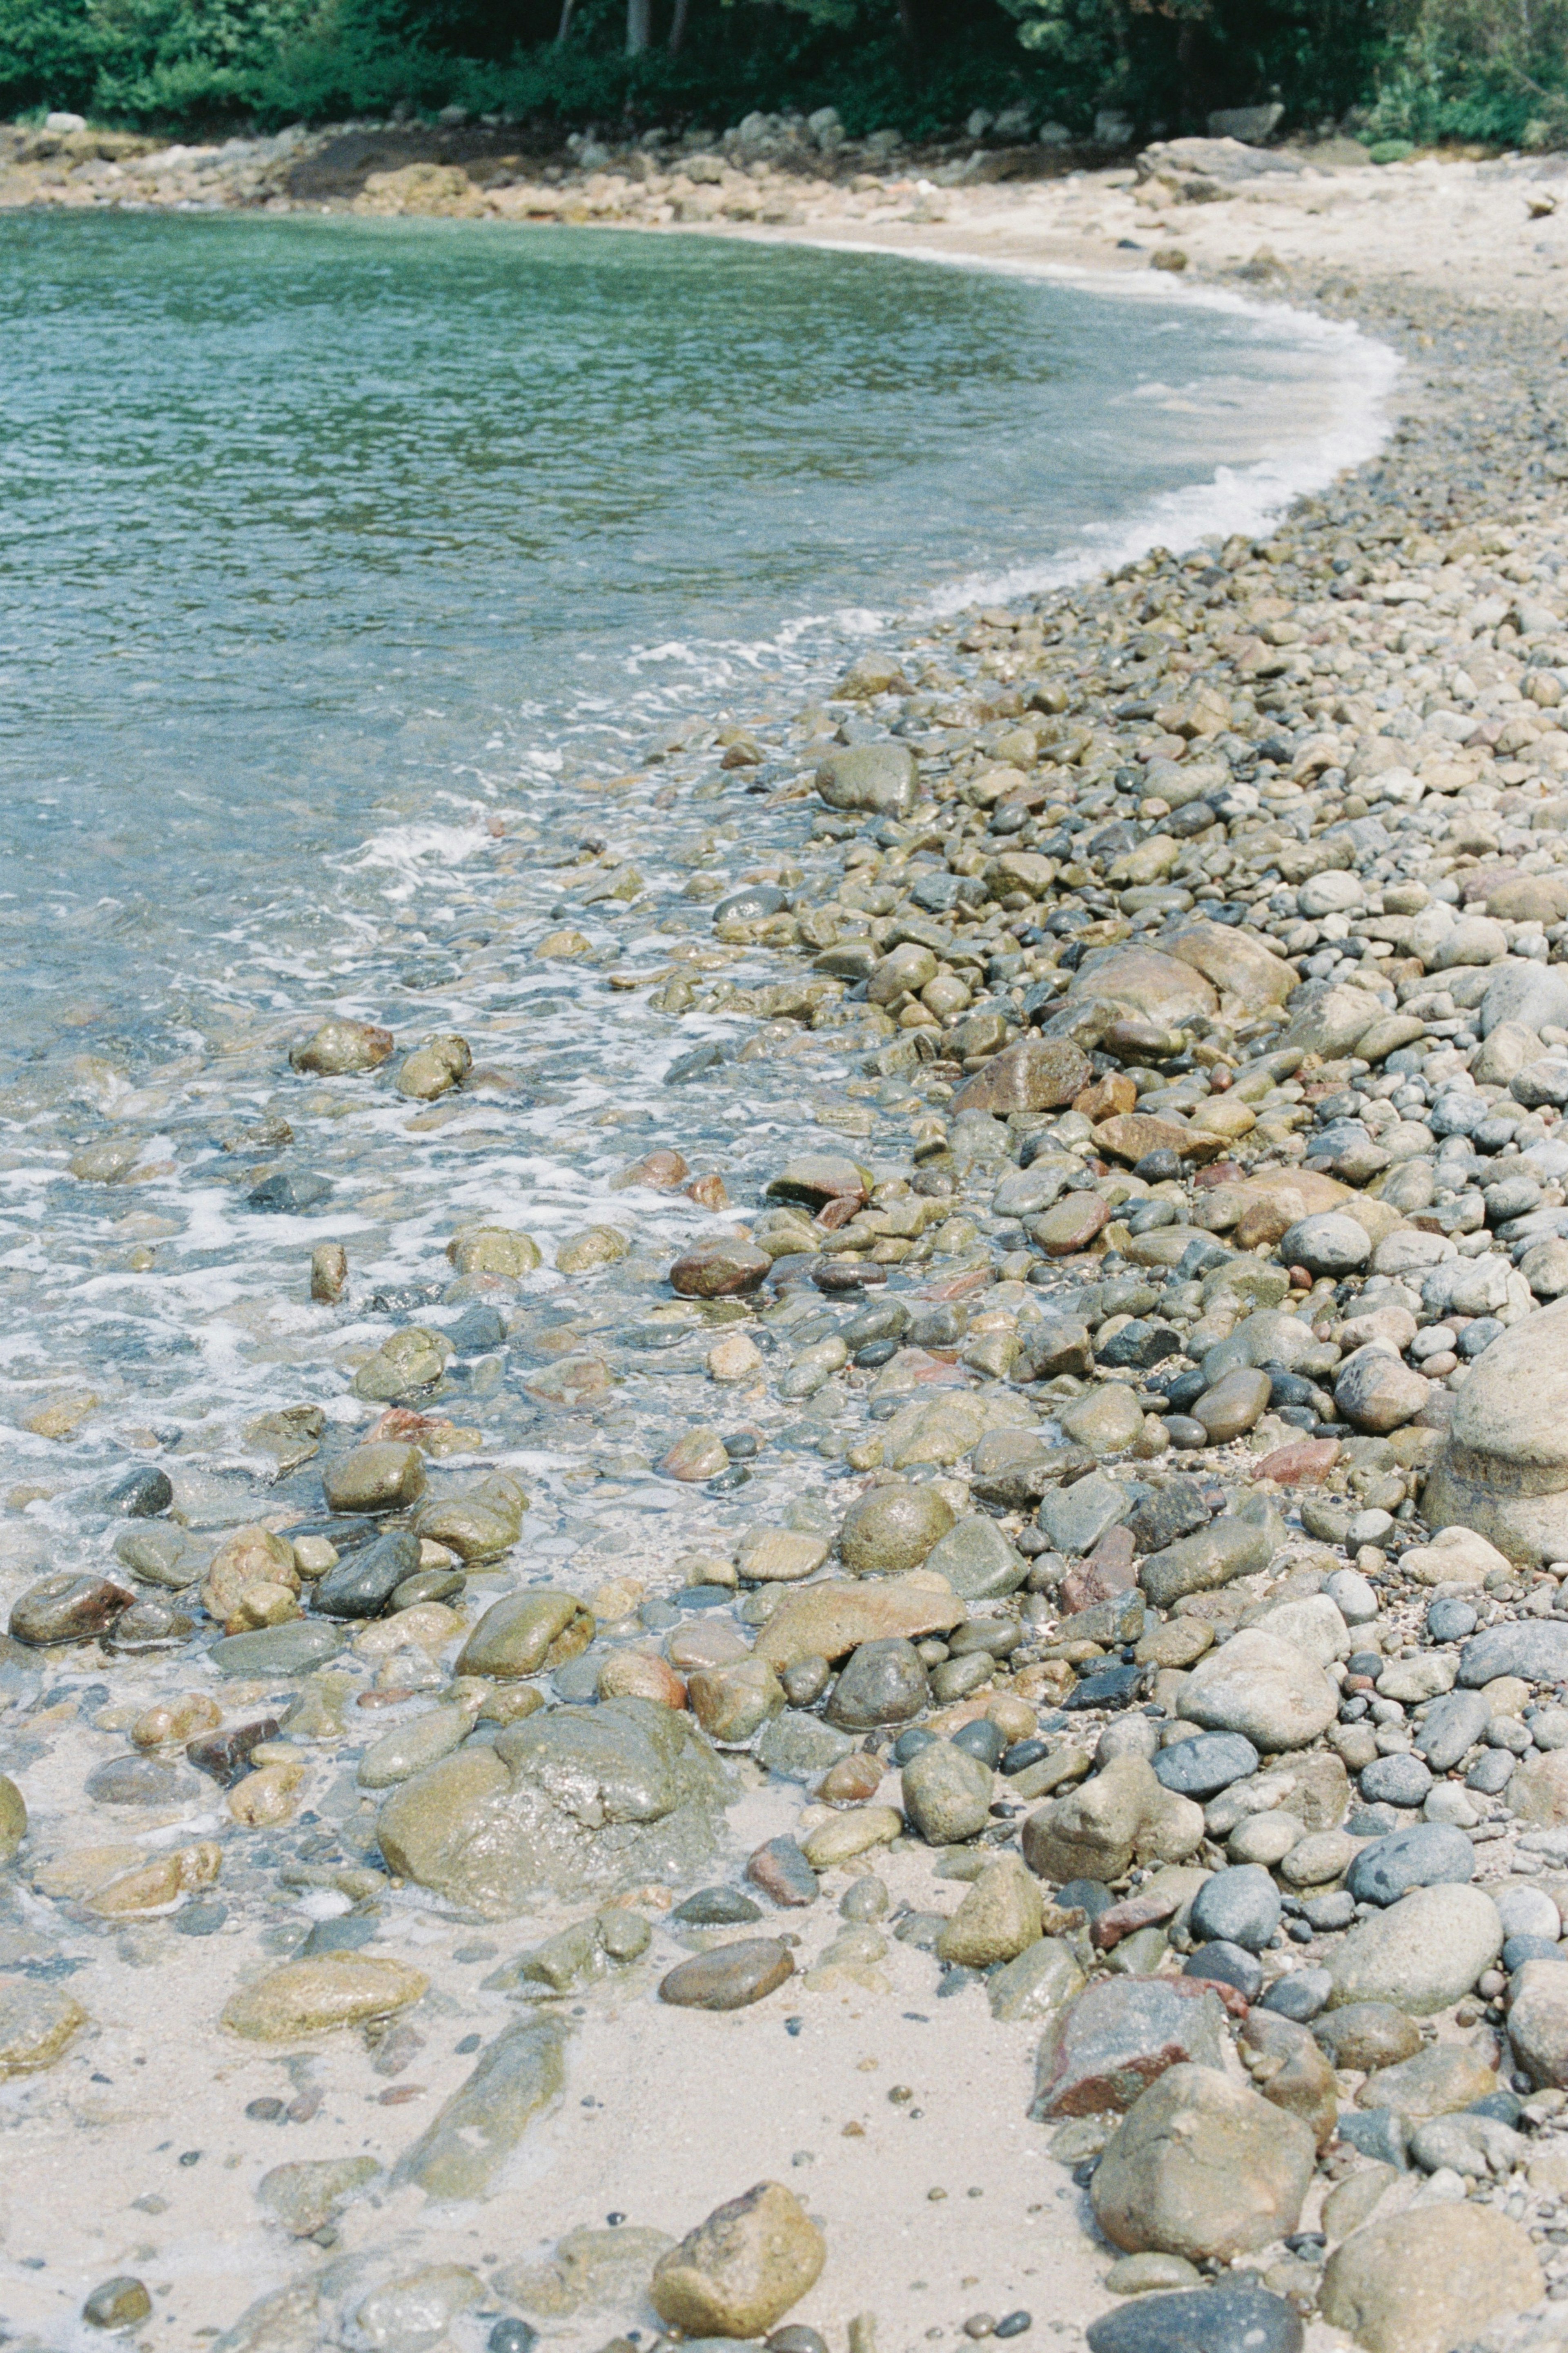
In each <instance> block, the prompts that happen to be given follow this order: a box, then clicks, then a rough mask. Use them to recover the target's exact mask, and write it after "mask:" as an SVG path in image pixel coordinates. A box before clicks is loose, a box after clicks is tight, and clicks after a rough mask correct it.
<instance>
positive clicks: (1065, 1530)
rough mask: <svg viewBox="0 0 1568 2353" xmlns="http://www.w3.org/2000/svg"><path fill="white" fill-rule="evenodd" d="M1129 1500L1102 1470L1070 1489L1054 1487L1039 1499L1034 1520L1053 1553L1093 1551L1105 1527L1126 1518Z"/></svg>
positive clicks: (1130, 1499) (1115, 1481) (1075, 1482)
mask: <svg viewBox="0 0 1568 2353" xmlns="http://www.w3.org/2000/svg"><path fill="white" fill-rule="evenodd" d="M1131 1501H1132V1498H1131V1494H1130V1493H1129V1491H1128V1489H1127V1488H1126V1487H1124V1486H1123V1485H1121V1482H1120V1481H1118V1480H1115V1479H1111V1478H1110V1477H1108V1476H1107V1474H1106V1473H1105V1472H1103V1471H1091V1472H1089V1476H1088V1477H1087V1478H1085V1479H1075V1480H1074V1481H1073V1483H1072V1485H1071V1486H1070V1487H1057V1488H1053V1489H1052V1490H1051V1491H1050V1492H1049V1493H1047V1494H1045V1495H1043V1496H1042V1497H1041V1498H1040V1503H1039V1507H1038V1510H1037V1514H1036V1518H1037V1524H1038V1526H1039V1528H1040V1531H1041V1533H1042V1535H1045V1536H1046V1537H1047V1538H1048V1540H1049V1542H1050V1544H1051V1546H1052V1547H1053V1549H1054V1550H1056V1551H1058V1552H1064V1553H1068V1554H1081V1553H1087V1552H1089V1551H1092V1549H1093V1547H1094V1546H1096V1545H1097V1544H1098V1543H1099V1542H1100V1537H1101V1536H1102V1535H1104V1534H1105V1533H1106V1530H1107V1529H1108V1528H1113V1527H1114V1526H1115V1525H1116V1524H1117V1522H1118V1521H1119V1520H1121V1519H1123V1518H1125V1516H1126V1514H1127V1512H1128V1509H1129V1507H1130V1505H1131Z"/></svg>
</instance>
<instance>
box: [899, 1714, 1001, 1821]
mask: <svg viewBox="0 0 1568 2353" xmlns="http://www.w3.org/2000/svg"><path fill="white" fill-rule="evenodd" d="M900 1788H901V1794H902V1799H903V1807H904V1811H905V1813H906V1814H907V1815H908V1817H909V1819H910V1821H911V1822H912V1823H913V1825H914V1827H915V1829H916V1830H917V1831H919V1833H920V1835H921V1837H922V1838H923V1839H924V1840H926V1841H927V1842H928V1844H930V1845H931V1846H951V1845H954V1844H956V1843H957V1842H958V1841H961V1840H963V1839H970V1838H973V1837H974V1836H975V1834H976V1833H977V1832H978V1831H982V1830H984V1828H985V1826H986V1823H987V1822H988V1821H989V1820H990V1819H991V1792H992V1789H993V1788H994V1778H993V1775H992V1771H991V1768H990V1767H989V1766H988V1765H983V1764H982V1763H981V1762H980V1760H979V1758H978V1757H971V1756H969V1755H968V1754H967V1753H966V1752H965V1751H964V1750H963V1749H962V1748H955V1747H954V1746H952V1742H951V1741H947V1740H938V1741H933V1742H932V1744H931V1746H930V1747H929V1748H922V1749H921V1751H920V1753H919V1755H918V1756H915V1757H911V1758H910V1761H909V1763H908V1764H907V1765H906V1766H905V1767H904V1768H903V1772H902V1776H901V1778H900Z"/></svg>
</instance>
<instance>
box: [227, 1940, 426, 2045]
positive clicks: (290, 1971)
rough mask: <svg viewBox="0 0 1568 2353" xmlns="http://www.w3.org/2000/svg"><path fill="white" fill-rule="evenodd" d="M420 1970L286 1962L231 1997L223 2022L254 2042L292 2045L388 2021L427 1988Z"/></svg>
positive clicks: (369, 1961) (358, 1959) (360, 1960)
mask: <svg viewBox="0 0 1568 2353" xmlns="http://www.w3.org/2000/svg"><path fill="white" fill-rule="evenodd" d="M429 1984H430V1980H429V1978H427V1977H426V1975H425V1973H424V1971H423V1970H422V1969H415V1968H408V1967H407V1965H406V1964H405V1962H403V1961H391V1960H376V1959H373V1958H371V1957H370V1956H368V1955H366V1954H362V1953H330V1954H322V1955H321V1956H320V1957H318V1958H317V1959H314V1960H309V1961H285V1962H284V1964H283V1966H282V1967H281V1968H276V1969H271V1970H269V1971H268V1973H267V1975H266V1976H265V1977H261V1978H258V1979H257V1980H256V1981H255V1983H254V1984H252V1985H249V1986H247V1987H245V1988H244V1989H242V1990H241V1991H240V1992H238V1993H237V1994H234V1995H232V1996H231V1997H230V1999H229V2000H228V2001H227V2002H226V2004H225V2007H224V2011H223V2023H224V2024H225V2026H226V2027H227V2028H228V2030H229V2031H230V2033H232V2034H242V2035H244V2036H245V2037H246V2038H247V2041H249V2042H292V2041H293V2040H294V2038H295V2036H296V2035H300V2034H312V2033H317V2032H320V2031H323V2030H325V2029H328V2028H331V2027H338V2026H357V2025H361V2024H363V2022H364V2021H365V2020H366V2019H372V2018H390V2017H391V2016H392V2014H393V2012H394V2011H395V2010H405V2009H406V2008H407V2006H408V2004H409V2003H410V2002H413V2001H417V2000H419V1998H420V1996H421V1995H422V1994H424V1993H425V1992H426V1990H427V1989H428V1988H429Z"/></svg>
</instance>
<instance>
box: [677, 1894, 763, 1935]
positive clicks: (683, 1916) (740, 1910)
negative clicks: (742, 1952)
mask: <svg viewBox="0 0 1568 2353" xmlns="http://www.w3.org/2000/svg"><path fill="white" fill-rule="evenodd" d="M762 1916H763V1915H762V1910H761V1907H760V1906H759V1905H755V1904H753V1903H752V1899H751V1897H750V1896H749V1895H742V1894H741V1891H740V1889H739V1888H738V1887H700V1888H699V1889H698V1890H697V1893H696V1894H695V1895H689V1896H688V1897H687V1898H686V1900H685V1902H684V1903H682V1904H678V1905H676V1907H675V1909H674V1911H673V1912H672V1913H671V1914H670V1918H671V1919H672V1920H679V1921H681V1922H682V1923H684V1925H685V1926H687V1927H689V1928H721V1927H729V1926H733V1925H734V1924H735V1923H736V1922H738V1921H742V1920H760V1919H761V1918H762Z"/></svg>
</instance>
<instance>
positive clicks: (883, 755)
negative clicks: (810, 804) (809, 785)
mask: <svg viewBox="0 0 1568 2353" xmlns="http://www.w3.org/2000/svg"><path fill="white" fill-rule="evenodd" d="M917 776H918V771H917V769H916V766H915V759H914V754H913V753H912V752H911V751H910V748H909V745H908V744H900V743H894V742H888V743H880V744H852V745H850V747H849V748H848V749H847V751H842V752H830V753H829V754H828V755H827V757H826V759H825V760H824V761H823V763H822V765H821V766H820V767H819V768H818V769H817V772H816V789H817V791H818V793H819V794H820V795H821V797H822V798H823V799H824V801H826V804H827V806H828V807H829V808H833V809H862V810H865V811H866V812H868V814H870V815H874V816H878V817H907V816H908V815H909V813H910V810H911V809H912V808H913V807H914V805H915V793H916V789H917Z"/></svg>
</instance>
